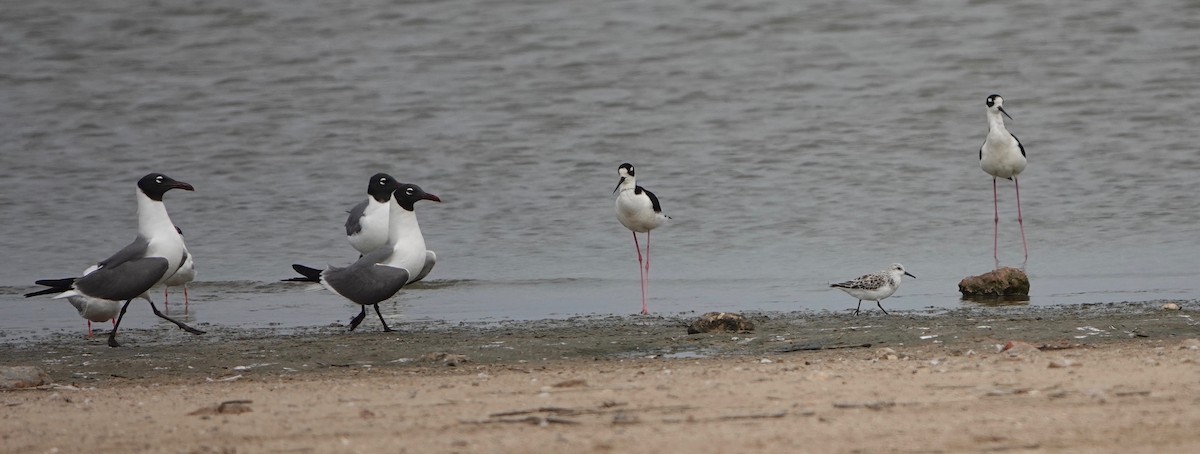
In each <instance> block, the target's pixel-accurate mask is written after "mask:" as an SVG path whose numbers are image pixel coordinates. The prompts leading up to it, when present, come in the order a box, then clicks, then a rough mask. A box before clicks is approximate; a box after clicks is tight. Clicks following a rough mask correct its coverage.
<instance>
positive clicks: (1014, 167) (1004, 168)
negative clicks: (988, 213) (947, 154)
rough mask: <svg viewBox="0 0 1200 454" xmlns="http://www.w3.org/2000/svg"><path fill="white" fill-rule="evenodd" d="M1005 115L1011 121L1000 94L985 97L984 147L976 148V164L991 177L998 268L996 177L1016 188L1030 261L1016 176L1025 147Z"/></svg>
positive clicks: (994, 256) (1022, 166)
mask: <svg viewBox="0 0 1200 454" xmlns="http://www.w3.org/2000/svg"><path fill="white" fill-rule="evenodd" d="M1002 114H1003V115H1004V116H1003V117H1002V116H1001V115H1002ZM1004 117H1008V119H1009V120H1012V116H1011V115H1009V114H1008V112H1005V111H1004V98H1001V97H1000V95H991V96H988V97H987V120H988V133H987V137H985V138H984V139H983V146H980V147H979V167H980V168H982V169H983V171H984V172H987V174H988V175H991V176H992V211H993V214H994V215H995V218H993V220H992V223H993V224H994V225H993V227H994V228H993V229H992V259H994V260H995V261H996V267H997V268H999V267H1000V252H999V246H998V245H999V241H1000V240H999V238H1000V202H999V200H998V199H997V197H996V179H997V178H1007V179H1010V180H1012V182H1013V187H1015V188H1016V190H1017V225H1019V226H1020V227H1021V247H1022V248H1024V251H1025V261H1026V262H1028V261H1029V245H1028V244H1027V243H1026V242H1025V221H1024V220H1023V219H1022V218H1021V183H1020V182H1018V181H1017V175H1020V174H1021V171H1023V170H1025V164H1026V160H1025V146H1024V145H1021V141H1020V140H1017V136H1015V135H1013V134H1012V133H1011V132H1008V129H1006V128H1005V127H1004Z"/></svg>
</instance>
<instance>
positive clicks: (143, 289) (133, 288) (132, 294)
mask: <svg viewBox="0 0 1200 454" xmlns="http://www.w3.org/2000/svg"><path fill="white" fill-rule="evenodd" d="M171 189H183V190H187V191H191V190H193V188H192V185H190V184H187V183H184V182H181V181H176V180H174V179H171V178H170V177H168V176H166V175H163V174H161V173H152V174H149V175H146V176H145V177H142V179H141V180H138V191H137V204H138V205H137V214H138V234H137V238H136V239H134V240H133V243H130V244H129V245H128V246H125V248H124V249H121V250H120V251H117V253H116V254H113V255H112V256H111V257H109V258H107V259H105V260H104V261H101V262H100V263H98V264H96V266H94V267H92V268H89V270H90V271H89V272H85V274H84V275H83V276H81V277H78V278H66V279H50V280H40V281H37V283H38V285H45V286H48V287H51V289H49V290H42V291H40V292H33V293H31V294H28V295H26V296H34V295H39V294H46V293H49V292H50V291H61V293H59V294H58V295H57V296H55V298H67V299H68V301H70V299H71V298H72V297H83V298H88V300H82V301H84V302H86V303H88V304H92V303H95V302H94V301H91V300H108V301H113V302H119V301H121V300H124V301H125V303H124V304H123V305H122V306H121V310H120V312H119V313H118V314H117V321H116V323H115V324H113V330H112V332H110V333H109V335H108V345H109V346H110V347H118V346H120V344H118V343H117V339H116V336H117V329H118V328H120V326H121V319H122V318H123V317H124V316H125V310H126V309H128V308H129V303H130V302H131V301H133V299H134V298H139V297H141V298H145V299H146V301H148V302H149V303H150V309H152V310H154V315H157V316H159V317H161V318H163V319H165V320H167V321H169V322H171V323H174V324H175V325H176V326H178V327H179V328H181V329H183V330H185V331H187V332H189V333H192V334H204V331H200V330H197V329H195V328H192V327H190V326H188V325H186V324H183V323H181V322H178V321H176V320H173V319H171V318H170V317H167V316H166V315H164V314H163V313H162V312H159V311H158V307H155V306H154V301H152V300H150V297H149V296H148V295H147V292H148V291H149V290H150V289H151V288H153V287H154V286H156V285H158V284H161V283H163V282H164V281H166V280H167V278H169V277H171V275H172V274H174V273H175V272H176V271H178V270H179V267H180V266H182V265H183V262H184V260H185V256H186V255H187V254H186V252H185V248H184V245H183V237H181V236H179V233H178V232H177V231H176V230H175V224H172V223H171V217H170V216H168V215H167V207H166V205H164V204H163V201H162V197H163V194H165V193H166V192H167V191H169V190H171ZM77 300H78V299H77ZM72 304H75V302H72ZM77 307H78V306H77Z"/></svg>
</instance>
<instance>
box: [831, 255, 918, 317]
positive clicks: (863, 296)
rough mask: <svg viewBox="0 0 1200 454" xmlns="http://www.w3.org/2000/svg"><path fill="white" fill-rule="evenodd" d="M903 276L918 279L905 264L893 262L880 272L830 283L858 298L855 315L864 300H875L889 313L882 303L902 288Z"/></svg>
mask: <svg viewBox="0 0 1200 454" xmlns="http://www.w3.org/2000/svg"><path fill="white" fill-rule="evenodd" d="M903 276H910V277H912V278H913V279H916V278H917V277H916V276H913V275H912V274H911V273H909V272H908V271H905V270H904V265H901V264H899V263H893V264H892V266H889V267H888V269H886V270H883V271H880V272H878V273H871V274H866V275H862V276H859V277H856V278H854V279H851V280H848V281H846V282H839V283H837V284H830V285H829V286H830V287H833V288H836V289H840V290H842V291H844V292H846V293H849V294H850V296H853V297H855V298H858V307H857V308H855V309H854V315H858V311H859V310H860V309H862V302H863V300H867V301H874V302H875V305H876V306H879V310H881V311H883V313H884V314H887V313H888V311H886V310H884V308H883V304H881V303H880V301H882V300H883V299H884V298H887V297H889V296H892V294H893V293H896V289H898V288H900V279H901V277H903Z"/></svg>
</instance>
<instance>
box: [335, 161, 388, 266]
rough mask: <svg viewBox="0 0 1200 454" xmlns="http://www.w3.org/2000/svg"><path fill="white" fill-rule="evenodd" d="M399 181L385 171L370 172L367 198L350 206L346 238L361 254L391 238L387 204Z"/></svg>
mask: <svg viewBox="0 0 1200 454" xmlns="http://www.w3.org/2000/svg"><path fill="white" fill-rule="evenodd" d="M399 185H400V183H399V182H397V181H396V179H395V178H392V176H391V175H388V174H386V173H377V174H375V175H372V176H371V180H370V181H369V182H368V184H367V196H368V197H367V200H363V201H362V202H359V204H358V205H355V206H354V208H351V209H350V216H348V217H347V218H346V239H347V240H349V241H350V245H351V246H354V249H356V250H358V253H359V254H362V255H366V254H367V253H368V252H371V251H374V250H376V249H379V248H381V247H383V245H385V244H387V242H388V205H389V203H388V202H390V201H391V199H392V193H393V192H395V191H396V187H397V186H399Z"/></svg>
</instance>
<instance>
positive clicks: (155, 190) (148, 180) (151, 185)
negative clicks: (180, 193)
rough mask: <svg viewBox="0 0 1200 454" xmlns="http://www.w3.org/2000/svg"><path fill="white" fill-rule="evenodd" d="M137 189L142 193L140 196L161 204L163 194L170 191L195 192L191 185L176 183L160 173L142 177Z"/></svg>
mask: <svg viewBox="0 0 1200 454" xmlns="http://www.w3.org/2000/svg"><path fill="white" fill-rule="evenodd" d="M138 189H139V190H141V191H142V194H146V197H149V198H150V200H153V201H156V202H161V201H162V197H163V194H166V193H167V191H170V190H172V189H183V190H186V191H194V190H195V189H194V188H192V185H190V184H187V183H184V182H182V181H176V180H175V179H173V178H171V177H168V176H166V175H163V174H161V173H152V174H149V175H146V176H144V177H142V179H140V180H138Z"/></svg>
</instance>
